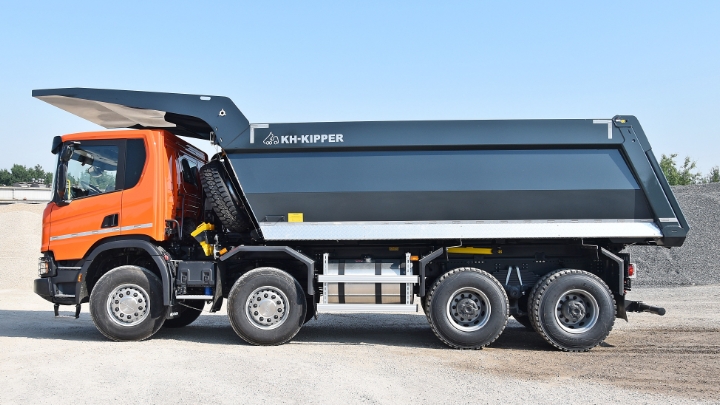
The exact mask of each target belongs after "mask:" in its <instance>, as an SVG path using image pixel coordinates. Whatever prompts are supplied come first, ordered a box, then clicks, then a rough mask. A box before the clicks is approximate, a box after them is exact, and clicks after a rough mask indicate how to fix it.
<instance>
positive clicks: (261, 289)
mask: <svg viewBox="0 0 720 405" xmlns="http://www.w3.org/2000/svg"><path fill="white" fill-rule="evenodd" d="M227 310H228V316H229V317H230V325H232V327H233V330H235V333H237V335H238V336H240V337H241V338H242V339H243V340H244V341H246V342H248V343H250V344H253V345H264V346H269V345H279V344H283V343H285V342H287V341H289V340H290V339H292V338H293V337H294V336H295V335H296V334H297V333H298V331H300V327H301V326H302V325H303V323H305V315H306V313H307V300H306V297H305V292H304V291H303V289H302V287H301V286H300V283H298V282H297V280H295V279H294V278H293V277H292V276H290V275H289V274H287V273H286V272H284V271H282V270H279V269H275V268H272V267H261V268H258V269H255V270H251V271H249V272H248V273H246V274H244V275H243V276H242V277H240V278H239V279H238V280H237V281H236V282H235V284H234V285H233V288H232V289H231V290H230V294H229V295H228V306H227Z"/></svg>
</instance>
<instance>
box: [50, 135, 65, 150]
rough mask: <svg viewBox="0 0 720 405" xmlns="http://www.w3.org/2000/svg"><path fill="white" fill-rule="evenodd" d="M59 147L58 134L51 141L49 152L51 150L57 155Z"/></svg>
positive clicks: (60, 144) (60, 140) (60, 141)
mask: <svg viewBox="0 0 720 405" xmlns="http://www.w3.org/2000/svg"><path fill="white" fill-rule="evenodd" d="M61 148H62V138H61V137H59V136H56V137H54V138H53V142H52V149H50V152H52V154H53V155H57V154H58V153H60V149H61Z"/></svg>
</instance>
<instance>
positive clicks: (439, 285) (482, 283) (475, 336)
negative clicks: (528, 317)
mask: <svg viewBox="0 0 720 405" xmlns="http://www.w3.org/2000/svg"><path fill="white" fill-rule="evenodd" d="M454 304H459V305H454ZM426 305H427V317H428V320H429V321H430V326H431V328H432V330H433V332H434V333H435V335H436V336H437V337H438V338H439V339H440V340H441V341H442V342H443V343H445V344H446V345H448V346H450V347H453V348H456V349H481V348H483V347H485V346H487V345H489V344H490V343H492V342H494V341H495V340H496V339H497V338H498V337H499V336H500V334H501V333H502V332H503V330H504V329H505V326H506V325H507V320H508V315H509V313H508V311H509V303H508V298H507V295H506V294H505V290H504V289H503V287H502V285H500V282H498V281H497V280H496V279H495V278H494V277H493V276H491V275H490V274H489V273H487V272H485V271H482V270H479V269H475V268H471V267H466V268H459V269H455V270H452V271H450V272H448V273H445V274H444V275H442V276H441V277H440V278H439V279H438V280H437V281H436V282H435V283H434V284H433V286H432V288H431V289H430V293H429V294H428V297H427V304H426ZM458 307H460V308H461V309H464V310H465V313H464V314H463V312H462V311H461V310H458ZM453 310H456V311H457V312H452V311H453ZM463 315H465V316H466V317H463ZM466 318H467V319H466Z"/></svg>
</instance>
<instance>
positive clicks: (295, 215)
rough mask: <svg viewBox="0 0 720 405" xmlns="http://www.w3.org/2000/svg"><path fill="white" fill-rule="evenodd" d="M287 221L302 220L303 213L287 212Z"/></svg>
mask: <svg viewBox="0 0 720 405" xmlns="http://www.w3.org/2000/svg"><path fill="white" fill-rule="evenodd" d="M288 222H303V213H302V212H288Z"/></svg>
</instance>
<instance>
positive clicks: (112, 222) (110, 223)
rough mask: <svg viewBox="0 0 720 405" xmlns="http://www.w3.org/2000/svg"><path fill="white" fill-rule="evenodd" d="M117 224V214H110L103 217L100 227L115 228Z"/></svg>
mask: <svg viewBox="0 0 720 405" xmlns="http://www.w3.org/2000/svg"><path fill="white" fill-rule="evenodd" d="M116 226H118V214H111V215H108V216H106V217H105V218H103V221H102V225H100V228H115V227H116Z"/></svg>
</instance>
